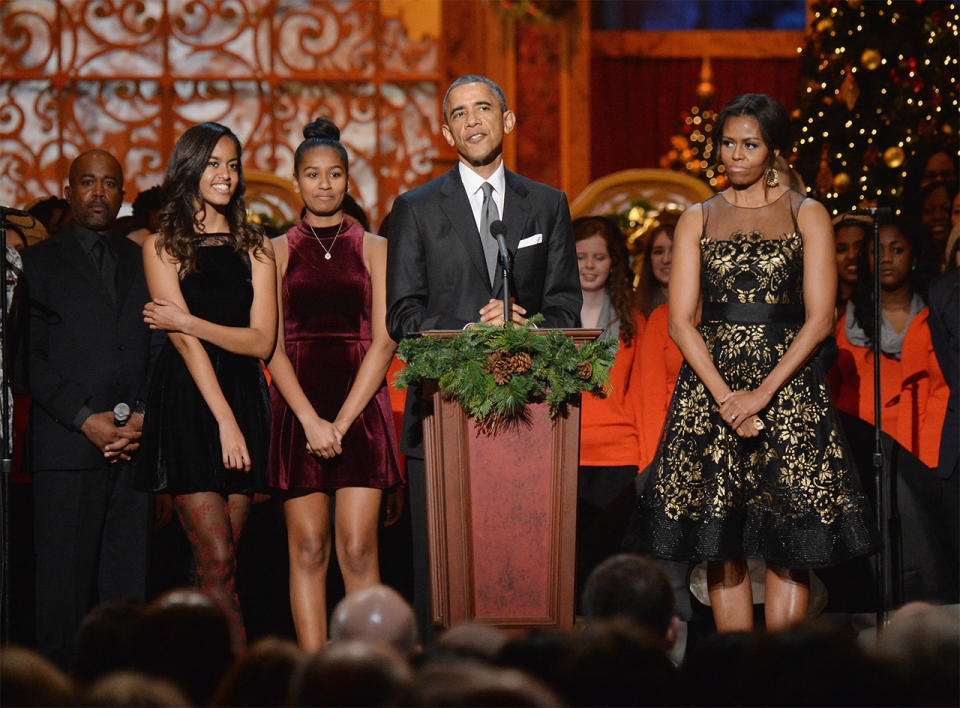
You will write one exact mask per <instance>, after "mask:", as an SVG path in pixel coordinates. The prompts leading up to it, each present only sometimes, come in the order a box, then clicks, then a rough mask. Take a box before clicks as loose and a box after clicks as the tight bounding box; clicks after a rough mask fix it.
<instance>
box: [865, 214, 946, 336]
mask: <svg viewBox="0 0 960 708" xmlns="http://www.w3.org/2000/svg"><path fill="white" fill-rule="evenodd" d="M882 226H892V227H893V228H895V229H896V230H897V231H899V232H900V233H901V234H902V235H903V236H904V238H906V239H907V242H908V243H909V244H910V257H911V258H912V259H913V266H912V267H911V268H910V274H909V275H908V276H907V281H908V283H909V285H910V292H911V293H916V294H918V295H920V297H921V298H923V301H924V302H926V301H927V287H928V286H929V284H930V280H931V279H932V277H933V275H934V273H935V272H936V269H935V268H934V267H931V263H930V248H929V246H928V243H927V239H926V236H925V235H924V234H923V232H922V231H921V229H920V227H919V225H918V224H916V223H915V222H914V221H913V220H911V219H904V218H902V217H899V218H894V219H892V220H891V221H888V222H887V223H885V224H882ZM882 226H881V228H882ZM872 239H873V236H872V235H869V234H868V235H867V236H865V237H864V239H863V241H862V242H861V246H860V253H859V255H858V256H857V264H858V273H859V279H858V280H857V284H856V286H854V288H853V295H852V296H851V297H850V300H851V301H852V302H853V316H854V318H855V319H856V321H857V324H858V325H860V328H861V329H862V330H863V333H864V334H865V335H866V338H867V342H868V346H873V342H874V340H875V338H876V336H877V332H876V330H875V329H874V326H873V312H874V308H875V307H876V305H875V303H874V300H873V269H872V268H871V267H870V246H871V245H872ZM874 257H875V258H879V257H880V254H875V256H874Z"/></svg>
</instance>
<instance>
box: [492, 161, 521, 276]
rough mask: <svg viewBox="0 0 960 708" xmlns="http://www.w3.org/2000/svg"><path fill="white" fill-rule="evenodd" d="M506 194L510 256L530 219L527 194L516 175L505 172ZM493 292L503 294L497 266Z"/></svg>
mask: <svg viewBox="0 0 960 708" xmlns="http://www.w3.org/2000/svg"><path fill="white" fill-rule="evenodd" d="M505 182H506V187H507V189H506V194H504V195H503V223H504V225H506V227H507V236H506V241H507V250H508V251H510V254H511V256H516V255H517V246H519V245H520V239H521V238H523V236H524V234H526V235H527V236H529V235H530V234H528V233H527V221H528V220H529V218H530V203H529V202H528V200H527V197H528V195H529V192H528V191H527V188H526V187H525V186H524V185H523V183H522V182H521V181H520V180H519V179H518V178H517V175H516V174H514V173H513V172H511V171H510V170H505ZM493 292H494V293H500V292H503V267H502V266H501V265H500V264H499V262H498V264H497V272H496V274H495V275H494V279H493Z"/></svg>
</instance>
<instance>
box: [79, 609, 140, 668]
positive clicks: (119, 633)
mask: <svg viewBox="0 0 960 708" xmlns="http://www.w3.org/2000/svg"><path fill="white" fill-rule="evenodd" d="M143 609H144V608H143V605H141V604H140V603H139V602H134V601H133V600H113V601H111V602H105V603H103V604H102V605H99V606H98V607H95V608H93V609H92V610H90V612H89V613H87V616H86V617H84V618H83V622H81V623H80V629H79V630H77V639H76V642H75V649H74V656H73V677H74V678H75V679H76V680H77V681H78V682H79V683H80V684H83V685H87V684H90V683H93V682H94V681H96V680H97V679H99V678H100V677H102V676H106V675H107V674H109V673H113V672H114V671H119V670H120V669H127V668H131V667H132V666H133V655H134V650H135V647H136V643H137V641H138V639H139V638H138V637H137V636H136V634H135V633H134V627H135V625H136V622H137V620H138V619H139V618H140V616H141V615H142V614H143Z"/></svg>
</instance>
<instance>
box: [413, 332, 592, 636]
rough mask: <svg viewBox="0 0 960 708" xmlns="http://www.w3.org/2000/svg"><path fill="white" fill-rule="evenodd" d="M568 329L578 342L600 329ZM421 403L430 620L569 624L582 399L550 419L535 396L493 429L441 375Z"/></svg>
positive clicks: (441, 623) (505, 625)
mask: <svg viewBox="0 0 960 708" xmlns="http://www.w3.org/2000/svg"><path fill="white" fill-rule="evenodd" d="M563 333H564V334H566V335H568V336H571V337H573V338H574V341H575V342H576V343H577V345H578V346H580V345H582V344H583V343H585V342H588V341H590V340H593V339H595V338H596V337H597V336H599V335H600V333H601V330H597V329H569V330H563ZM456 334H459V331H456V332H449V331H445V330H444V331H430V332H423V333H422V336H427V337H448V336H455V335H456ZM422 406H423V408H422V412H423V449H424V462H425V466H426V486H427V528H428V533H429V539H430V548H429V551H430V592H431V602H432V608H431V612H432V621H433V624H434V626H435V627H441V628H447V627H450V626H452V625H454V624H457V623H459V622H463V621H471V622H476V623H481V624H489V625H492V626H494V627H497V628H499V629H503V630H507V631H509V630H528V629H533V628H549V627H556V628H561V629H570V628H572V627H573V619H574V608H575V605H576V598H575V597H574V563H575V554H576V529H577V519H576V513H577V512H576V509H577V470H578V467H579V448H580V407H579V406H578V405H570V406H568V407H567V415H566V416H563V415H558V416H557V417H556V418H554V419H553V420H551V419H550V416H549V408H548V406H547V405H546V404H545V403H538V404H531V405H529V406H527V409H526V415H525V416H524V418H523V419H522V420H519V421H517V422H516V423H511V424H510V425H507V426H504V427H503V428H501V429H498V430H497V431H496V432H493V433H488V432H485V431H482V430H480V429H479V427H478V426H477V424H476V423H475V421H474V420H473V419H472V418H471V417H469V416H468V415H467V414H466V413H465V412H464V410H463V409H462V407H461V406H460V404H459V403H458V402H457V401H454V400H451V399H448V398H445V397H444V396H443V394H441V393H440V391H439V390H438V387H437V385H436V382H429V383H427V384H426V385H424V387H423V401H422Z"/></svg>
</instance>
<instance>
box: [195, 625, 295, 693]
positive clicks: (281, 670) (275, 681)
mask: <svg viewBox="0 0 960 708" xmlns="http://www.w3.org/2000/svg"><path fill="white" fill-rule="evenodd" d="M304 661H305V657H304V654H303V652H301V651H300V649H299V648H298V647H297V645H296V644H294V643H293V642H289V641H287V640H285V639H277V638H276V637H267V638H266V639H261V640H260V641H258V642H256V643H255V644H253V645H251V646H250V648H249V649H247V651H246V652H244V654H243V655H242V656H241V657H240V658H238V659H237V660H236V661H235V662H234V663H233V666H231V667H230V670H229V671H228V672H227V675H226V676H225V677H224V679H223V681H222V682H221V683H220V687H219V688H218V689H217V693H216V695H215V696H214V697H213V700H212V701H211V703H210V705H212V706H267V705H276V704H277V703H278V702H281V701H282V700H283V699H284V698H285V697H286V696H287V691H288V689H289V687H290V682H291V680H292V679H293V677H294V675H296V673H297V671H298V669H299V667H300V665H301V664H302V663H303V662H304Z"/></svg>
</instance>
